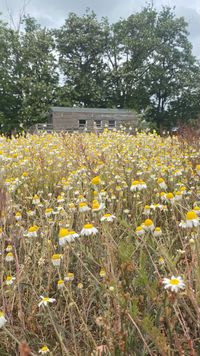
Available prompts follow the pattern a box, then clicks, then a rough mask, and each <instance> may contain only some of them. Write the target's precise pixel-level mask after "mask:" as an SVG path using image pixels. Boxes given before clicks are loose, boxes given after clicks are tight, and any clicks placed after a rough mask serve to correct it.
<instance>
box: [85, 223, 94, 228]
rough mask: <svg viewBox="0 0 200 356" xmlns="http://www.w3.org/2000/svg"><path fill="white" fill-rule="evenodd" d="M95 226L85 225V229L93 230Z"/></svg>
mask: <svg viewBox="0 0 200 356" xmlns="http://www.w3.org/2000/svg"><path fill="white" fill-rule="evenodd" d="M92 228H93V225H92V224H85V225H84V229H92Z"/></svg>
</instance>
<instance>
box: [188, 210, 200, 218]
mask: <svg viewBox="0 0 200 356" xmlns="http://www.w3.org/2000/svg"><path fill="white" fill-rule="evenodd" d="M194 219H198V217H197V214H196V213H195V212H194V211H188V212H187V214H186V220H194Z"/></svg>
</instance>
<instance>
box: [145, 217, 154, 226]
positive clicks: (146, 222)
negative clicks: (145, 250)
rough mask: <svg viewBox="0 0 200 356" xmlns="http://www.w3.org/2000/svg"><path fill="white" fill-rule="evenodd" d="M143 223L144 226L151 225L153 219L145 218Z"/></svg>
mask: <svg viewBox="0 0 200 356" xmlns="http://www.w3.org/2000/svg"><path fill="white" fill-rule="evenodd" d="M144 224H145V226H151V225H153V221H152V220H151V219H146V220H145V222H144Z"/></svg>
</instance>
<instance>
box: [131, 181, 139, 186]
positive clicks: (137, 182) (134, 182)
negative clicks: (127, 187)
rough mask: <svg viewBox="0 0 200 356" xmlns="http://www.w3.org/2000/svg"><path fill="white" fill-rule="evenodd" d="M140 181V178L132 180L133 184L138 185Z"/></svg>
mask: <svg viewBox="0 0 200 356" xmlns="http://www.w3.org/2000/svg"><path fill="white" fill-rule="evenodd" d="M139 183H140V182H139V181H138V180H134V181H132V185H138V184H139Z"/></svg>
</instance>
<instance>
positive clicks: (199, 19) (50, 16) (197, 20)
mask: <svg viewBox="0 0 200 356" xmlns="http://www.w3.org/2000/svg"><path fill="white" fill-rule="evenodd" d="M147 2H148V1H146V0H137V1H135V0H56V1H55V0H0V12H2V13H3V18H4V19H8V18H9V16H8V11H7V9H10V10H11V12H12V15H13V17H14V18H15V20H16V21H17V19H18V18H19V13H20V10H22V8H23V6H24V3H26V4H27V5H26V12H27V13H29V14H30V15H31V16H34V17H36V18H37V19H38V20H39V22H40V23H41V24H42V25H45V26H49V27H57V26H61V25H62V24H63V23H64V19H65V18H66V17H67V16H68V14H69V12H75V13H77V14H79V15H82V14H84V13H85V10H86V8H87V7H89V8H90V9H91V10H93V11H94V12H95V13H96V14H97V15H98V17H99V18H100V17H102V16H107V17H108V18H109V20H110V21H112V22H114V21H116V20H118V19H119V18H120V17H122V18H126V17H127V16H129V15H130V14H131V13H133V12H135V11H139V10H141V8H142V7H143V6H145V5H146V4H147ZM154 5H155V7H157V8H158V9H160V8H161V6H163V5H169V6H171V7H173V6H175V7H176V10H175V11H176V13H177V15H178V16H184V17H185V18H186V21H187V22H188V24H189V27H188V29H189V32H190V40H191V42H192V44H193V52H194V54H195V55H197V56H198V57H199V58H200V31H199V26H200V1H199V0H190V1H189V2H188V0H154Z"/></svg>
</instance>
